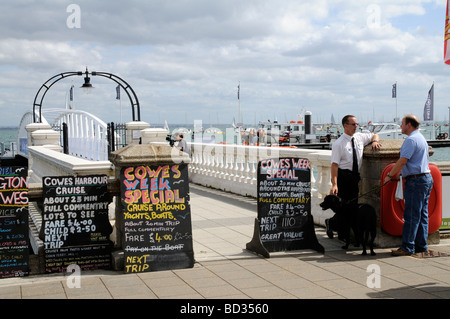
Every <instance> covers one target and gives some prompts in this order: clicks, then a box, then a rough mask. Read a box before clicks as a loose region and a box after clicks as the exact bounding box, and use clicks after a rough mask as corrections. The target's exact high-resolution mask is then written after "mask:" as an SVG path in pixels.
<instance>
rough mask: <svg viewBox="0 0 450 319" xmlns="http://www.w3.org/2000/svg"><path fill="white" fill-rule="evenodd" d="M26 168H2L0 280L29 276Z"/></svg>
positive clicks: (0, 191)
mask: <svg viewBox="0 0 450 319" xmlns="http://www.w3.org/2000/svg"><path fill="white" fill-rule="evenodd" d="M27 171H28V169H27V168H26V167H17V166H8V167H0V244H1V245H0V278H9V277H22V276H26V275H28V274H29V230H28V182H27Z"/></svg>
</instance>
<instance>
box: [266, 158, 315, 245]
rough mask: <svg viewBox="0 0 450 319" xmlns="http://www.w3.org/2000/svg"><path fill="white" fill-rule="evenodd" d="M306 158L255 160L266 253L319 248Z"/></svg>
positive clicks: (308, 166)
mask: <svg viewBox="0 0 450 319" xmlns="http://www.w3.org/2000/svg"><path fill="white" fill-rule="evenodd" d="M310 169H311V165H310V162H309V160H308V159H301V158H277V159H266V160H263V161H261V162H259V163H258V179H257V183H258V186H257V187H258V220H259V232H260V239H261V242H262V244H263V245H264V247H265V248H266V249H267V251H268V252H274V251H283V250H296V249H302V248H318V249H319V250H321V249H322V248H321V246H320V245H319V244H318V241H317V238H316V236H315V232H314V224H313V219H312V215H311V182H310V180H311V175H310V174H311V171H310Z"/></svg>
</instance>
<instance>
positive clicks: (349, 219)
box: [320, 195, 377, 256]
mask: <svg viewBox="0 0 450 319" xmlns="http://www.w3.org/2000/svg"><path fill="white" fill-rule="evenodd" d="M320 207H322V209H323V210H327V209H331V210H332V211H333V212H334V213H336V214H338V217H342V219H343V220H344V223H343V227H344V228H345V229H343V232H344V234H345V241H346V243H345V246H343V247H342V248H344V249H348V246H349V244H350V228H353V232H354V234H355V238H356V241H357V243H358V242H361V243H362V246H363V252H362V254H363V255H367V252H366V244H367V241H368V239H369V233H370V235H371V236H370V237H371V238H370V242H369V247H370V254H371V255H372V256H375V255H376V254H375V252H374V251H373V242H374V240H375V236H376V235H377V228H376V227H377V214H376V212H375V209H374V208H373V207H372V206H370V205H368V204H358V209H357V211H356V216H352V214H351V213H349V212H348V207H349V204H348V203H345V202H343V201H342V199H341V198H339V197H337V196H335V195H327V196H325V198H324V201H323V202H322V203H320ZM356 246H359V245H358V244H357V245H356Z"/></svg>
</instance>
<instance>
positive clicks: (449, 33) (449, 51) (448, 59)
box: [444, 0, 450, 64]
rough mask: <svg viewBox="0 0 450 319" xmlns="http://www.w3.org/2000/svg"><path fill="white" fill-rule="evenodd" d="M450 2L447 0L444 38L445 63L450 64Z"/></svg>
mask: <svg viewBox="0 0 450 319" xmlns="http://www.w3.org/2000/svg"><path fill="white" fill-rule="evenodd" d="M449 3H450V0H447V12H446V14H445V38H444V62H445V63H447V64H450V22H449V18H448V7H449Z"/></svg>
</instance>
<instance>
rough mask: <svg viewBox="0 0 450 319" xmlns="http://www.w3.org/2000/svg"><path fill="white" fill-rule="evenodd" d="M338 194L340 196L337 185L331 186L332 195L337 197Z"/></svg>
mask: <svg viewBox="0 0 450 319" xmlns="http://www.w3.org/2000/svg"><path fill="white" fill-rule="evenodd" d="M337 194H338V187H337V185H333V186H331V189H330V195H336V196H337Z"/></svg>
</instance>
